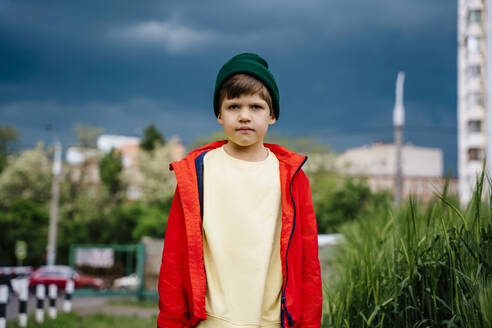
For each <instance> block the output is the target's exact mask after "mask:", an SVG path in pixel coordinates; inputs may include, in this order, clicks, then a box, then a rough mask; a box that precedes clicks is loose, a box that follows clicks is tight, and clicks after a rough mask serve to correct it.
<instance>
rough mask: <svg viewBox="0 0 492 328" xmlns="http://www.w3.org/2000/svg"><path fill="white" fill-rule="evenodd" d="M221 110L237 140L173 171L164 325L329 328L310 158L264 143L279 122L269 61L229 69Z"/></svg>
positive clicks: (243, 60)
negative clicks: (324, 325) (324, 324)
mask: <svg viewBox="0 0 492 328" xmlns="http://www.w3.org/2000/svg"><path fill="white" fill-rule="evenodd" d="M214 111H215V115H216V116H217V120H218V122H219V124H221V125H222V126H223V127H224V132H225V134H226V135H227V140H223V141H216V142H213V143H211V144H208V145H206V146H203V147H200V148H198V149H195V150H194V151H192V152H191V153H189V154H188V155H187V157H186V158H184V159H183V160H181V161H178V162H173V163H171V165H170V168H171V170H174V172H175V174H176V179H177V188H176V193H175V195H174V199H173V203H172V208H171V212H170V214H169V220H168V224H167V228H166V236H165V246H164V251H163V256H162V264H161V272H160V276H159V309H160V313H159V316H158V318H157V326H158V327H161V328H170V327H199V328H210V327H213V328H238V327H241V328H242V327H302V328H311V327H316V328H318V327H320V321H321V305H322V290H321V278H320V268H319V260H318V239H317V232H316V219H315V216H314V210H313V205H312V200H311V191H310V188H309V181H308V179H307V177H306V175H305V174H304V172H303V171H302V170H301V167H302V165H303V164H304V162H305V161H306V159H307V157H306V156H300V155H298V154H296V153H294V152H291V151H289V150H287V149H285V148H283V147H281V146H278V145H273V144H264V143H263V137H264V136H265V134H266V133H267V130H268V127H269V126H270V125H272V124H274V123H275V122H276V120H277V119H278V117H279V93H278V88H277V85H276V82H275V79H274V77H273V75H272V74H271V73H270V71H269V70H268V64H267V62H266V61H265V60H264V59H263V58H261V57H260V56H258V55H255V54H249V53H245V54H240V55H237V56H235V57H233V58H232V59H230V60H229V61H228V62H227V63H225V64H224V66H223V67H222V68H221V69H220V71H219V73H218V76H217V81H216V85H215V93H214Z"/></svg>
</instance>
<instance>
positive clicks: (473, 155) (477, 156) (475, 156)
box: [468, 148, 482, 161]
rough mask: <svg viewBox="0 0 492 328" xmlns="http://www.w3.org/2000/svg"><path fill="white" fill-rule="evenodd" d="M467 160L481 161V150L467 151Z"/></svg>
mask: <svg viewBox="0 0 492 328" xmlns="http://www.w3.org/2000/svg"><path fill="white" fill-rule="evenodd" d="M468 160H469V161H481V160H482V149H480V148H470V149H468Z"/></svg>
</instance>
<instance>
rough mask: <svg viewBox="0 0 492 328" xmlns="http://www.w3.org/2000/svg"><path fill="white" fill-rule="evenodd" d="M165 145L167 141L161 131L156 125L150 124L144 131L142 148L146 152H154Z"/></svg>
mask: <svg viewBox="0 0 492 328" xmlns="http://www.w3.org/2000/svg"><path fill="white" fill-rule="evenodd" d="M165 143H166V141H165V139H164V137H163V136H162V134H161V133H160V132H159V130H157V128H156V127H155V125H154V124H150V125H149V126H147V127H146V128H145V130H144V137H143V139H142V141H141V142H140V148H142V149H143V150H146V151H152V150H154V149H155V148H156V147H158V146H159V145H164V144H165Z"/></svg>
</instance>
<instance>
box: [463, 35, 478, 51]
mask: <svg viewBox="0 0 492 328" xmlns="http://www.w3.org/2000/svg"><path fill="white" fill-rule="evenodd" d="M466 49H468V52H470V53H478V52H480V39H479V38H478V37H476V36H469V37H468V38H467V39H466Z"/></svg>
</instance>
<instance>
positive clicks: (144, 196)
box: [126, 142, 176, 203]
mask: <svg viewBox="0 0 492 328" xmlns="http://www.w3.org/2000/svg"><path fill="white" fill-rule="evenodd" d="M171 147H172V144H171V143H170V142H168V143H167V144H165V145H162V144H159V145H157V146H156V148H155V149H154V150H153V151H152V152H148V151H144V150H142V151H139V152H138V154H137V158H138V163H139V169H140V172H141V175H140V176H139V177H138V179H137V181H135V183H136V185H137V187H138V188H139V190H140V193H141V194H140V199H141V200H142V201H143V202H145V203H160V202H165V201H166V200H167V199H168V198H170V197H172V195H173V193H174V189H175V188H176V179H175V177H174V174H173V173H172V172H170V171H169V163H171V162H172V156H171ZM126 178H127V179H128V177H126Z"/></svg>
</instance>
